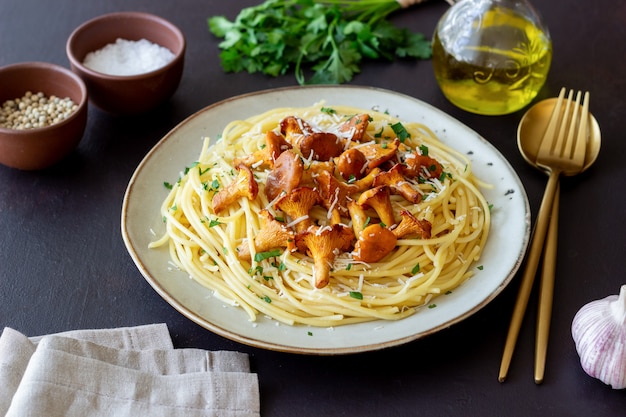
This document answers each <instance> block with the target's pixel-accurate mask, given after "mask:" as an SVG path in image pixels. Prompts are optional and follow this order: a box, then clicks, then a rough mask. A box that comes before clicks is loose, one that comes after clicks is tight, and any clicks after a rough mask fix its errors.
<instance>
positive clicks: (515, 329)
mask: <svg viewBox="0 0 626 417" xmlns="http://www.w3.org/2000/svg"><path fill="white" fill-rule="evenodd" d="M565 90H566V89H565V88H563V89H561V92H560V93H559V97H558V100H557V103H556V105H555V107H554V110H553V112H552V116H551V117H550V122H549V123H548V127H547V129H546V132H545V134H544V136H543V138H542V141H541V145H540V147H539V150H538V152H537V160H536V163H537V165H539V166H541V167H543V168H545V169H546V170H547V171H548V172H549V173H550V176H549V178H548V183H547V185H546V189H545V191H544V194H543V199H542V201H541V206H540V207H539V213H538V216H537V223H536V225H535V230H534V233H533V238H532V242H531V246H530V250H529V253H528V258H527V259H526V269H525V270H524V275H523V277H522V283H521V286H520V290H519V293H518V296H517V300H516V302H515V307H514V309H513V317H512V318H511V324H510V326H509V331H508V334H507V338H506V343H505V347H504V353H503V355H502V361H501V363H500V373H499V376H498V380H499V381H500V382H503V381H504V380H505V379H506V376H507V374H508V370H509V366H510V364H511V358H512V356H513V351H514V350H515V344H516V342H517V337H518V335H519V331H520V327H521V325H522V320H523V317H524V313H525V311H526V307H527V305H528V299H529V297H530V292H531V290H532V286H533V282H534V279H535V274H536V272H537V266H538V265H539V258H540V257H541V253H542V248H543V244H544V241H545V238H546V233H547V230H548V223H549V220H550V215H551V212H552V207H553V204H554V199H555V196H556V193H557V190H558V184H559V177H560V175H561V174H562V173H563V172H565V171H567V172H580V171H582V170H583V167H584V163H585V153H586V139H587V120H588V118H589V93H588V92H586V93H585V95H584V96H585V98H584V101H583V109H582V111H580V112H579V108H580V100H581V96H582V93H581V92H580V91H579V92H578V94H577V95H576V102H575V104H574V109H573V111H571V110H570V109H571V106H572V99H573V95H574V92H573V90H570V92H569V95H568V98H567V99H565ZM564 102H565V103H566V104H565V105H566V107H565V111H564V112H562V111H561V109H562V106H563V104H564ZM570 116H571V117H570ZM542 297H549V298H551V297H552V293H551V291H550V293H549V294H543V295H542ZM548 320H549V317H548ZM543 321H545V320H542V322H543ZM542 326H543V325H542ZM541 332H542V333H541V334H542V336H541V337H542V338H543V337H544V336H546V335H547V333H546V332H547V330H546V328H545V326H543V327H542V330H541ZM545 340H547V336H546V339H545ZM545 340H544V339H542V343H544V342H545ZM545 343H547V342H545ZM537 352H538V353H539V355H540V356H538V357H536V366H535V369H536V371H535V381H536V382H537V383H540V382H541V380H542V379H543V368H542V365H541V362H543V363H545V349H544V348H543V347H541V348H538V349H537ZM537 364H539V365H537ZM538 370H539V372H538ZM539 373H541V375H540V376H539ZM538 377H539V379H538Z"/></svg>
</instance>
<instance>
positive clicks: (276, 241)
mask: <svg viewBox="0 0 626 417" xmlns="http://www.w3.org/2000/svg"><path fill="white" fill-rule="evenodd" d="M259 216H260V217H261V229H260V230H259V233H257V235H256V236H255V237H254V249H255V251H256V252H257V253H259V252H265V251H268V250H271V249H276V248H287V250H288V251H290V252H292V251H294V250H295V248H296V246H295V233H294V232H293V230H292V229H291V228H289V227H287V226H286V225H285V224H284V223H281V222H279V221H278V220H276V219H275V218H274V217H273V216H272V214H271V213H270V212H269V211H267V210H265V209H263V210H261V211H259ZM237 256H239V258H241V259H245V260H247V261H249V260H251V253H250V242H248V241H244V242H242V244H241V245H239V246H238V247H237Z"/></svg>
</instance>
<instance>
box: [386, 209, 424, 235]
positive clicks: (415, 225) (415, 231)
mask: <svg viewBox="0 0 626 417" xmlns="http://www.w3.org/2000/svg"><path fill="white" fill-rule="evenodd" d="M400 216H401V217H402V219H401V220H400V223H399V224H398V226H397V227H396V228H395V229H393V230H392V232H393V234H394V235H395V236H396V237H397V238H398V239H402V238H403V237H407V236H411V237H413V236H414V237H418V236H419V237H421V238H422V239H430V232H431V230H432V224H431V223H430V222H429V221H428V220H425V219H421V220H418V219H417V218H416V217H415V216H414V215H413V214H411V212H410V211H408V210H401V211H400Z"/></svg>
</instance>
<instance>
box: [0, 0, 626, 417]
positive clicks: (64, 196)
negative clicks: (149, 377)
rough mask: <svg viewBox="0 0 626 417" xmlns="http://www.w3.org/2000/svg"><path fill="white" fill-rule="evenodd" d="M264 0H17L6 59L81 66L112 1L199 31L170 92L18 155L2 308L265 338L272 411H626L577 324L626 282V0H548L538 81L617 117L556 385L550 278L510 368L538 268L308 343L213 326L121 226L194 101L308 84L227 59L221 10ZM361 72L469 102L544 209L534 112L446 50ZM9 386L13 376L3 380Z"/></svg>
mask: <svg viewBox="0 0 626 417" xmlns="http://www.w3.org/2000/svg"><path fill="white" fill-rule="evenodd" d="M254 3H255V2H253V1H243V0H241V1H233V0H229V1H217V0H204V1H200V0H178V1H165V0H124V1H121V0H111V1H78V0H56V1H43V0H1V1H0V65H7V64H12V63H16V62H21V61H47V62H52V63H56V64H60V65H63V66H66V67H69V63H68V60H67V58H66V55H65V41H66V39H67V37H68V36H69V34H70V33H71V31H72V30H73V29H74V28H75V27H77V26H78V25H79V24H81V23H82V22H84V21H85V20H87V19H90V18H92V17H94V16H97V15H100V14H103V13H108V12H114V11H120V10H140V11H147V12H151V13H155V14H157V15H160V16H163V17H166V18H168V19H170V20H171V21H172V22H173V23H175V24H176V25H178V26H179V27H180V28H181V29H182V30H183V32H184V33H185V36H186V37H187V41H188V50H187V56H186V66H185V71H184V75H183V80H182V82H181V84H180V87H179V89H178V90H177V92H176V93H175V95H174V96H173V97H172V99H171V100H170V101H169V102H168V103H167V104H166V105H164V106H163V107H161V108H159V109H157V110H155V111H153V112H151V113H149V114H146V115H144V116H140V117H133V118H120V117H114V116H111V115H109V114H106V113H103V112H101V111H100V110H98V109H95V108H90V111H89V121H88V126H87V130H86V132H85V135H84V137H83V140H82V142H81V144H80V146H79V147H78V149H77V150H76V151H75V152H74V153H73V154H72V155H70V156H69V157H68V158H67V159H66V160H64V161H63V162H62V163H60V164H58V165H57V166H55V167H52V168H50V169H47V170H44V171H41V172H22V171H18V170H14V169H10V168H7V167H3V166H0V326H1V327H4V326H8V327H12V328H14V329H16V330H18V331H21V332H23V333H25V334H27V335H40V334H46V333H52V332H59V331H65V330H71V329H81V328H106V327H117V326H133V325H140V324H147V323H155V322H165V323H167V325H168V326H169V329H170V332H171V335H172V338H173V341H174V344H175V346H176V347H197V348H204V349H212V350H216V349H230V350H239V351H244V352H248V353H249V354H250V355H251V361H252V365H253V368H254V371H255V372H257V373H258V375H259V381H260V391H261V409H262V415H264V416H267V417H269V416H301V417H304V416H308V415H311V416H314V415H315V416H319V415H344V416H347V415H362V416H365V415H371V416H392V415H393V416H396V415H424V416H426V415H427V416H444V415H450V416H452V415H464V416H499V415H507V416H529V415H542V416H544V415H545V416H552V415H554V416H557V415H558V416H596V417H601V416H618V415H619V416H623V415H625V414H626V411H625V410H626V392H624V391H618V390H612V389H611V388H609V387H607V386H606V385H604V384H602V383H601V382H599V381H597V380H595V379H592V378H590V377H588V376H587V375H586V374H585V373H584V372H583V370H582V369H581V367H580V365H579V362H578V355H577V353H576V350H575V346H574V342H573V341H572V337H571V335H570V325H571V322H572V318H573V316H574V314H575V313H576V312H577V311H578V309H579V308H580V307H582V306H583V305H584V304H586V303H587V302H589V301H591V300H594V299H598V298H603V297H605V296H607V295H609V294H616V293H618V291H619V288H620V286H621V285H622V284H624V283H626V278H625V277H624V270H625V267H626V257H625V256H624V255H625V254H626V233H624V226H623V223H624V221H623V219H624V216H625V215H626V194H625V193H624V191H623V185H624V183H625V181H626V164H624V163H623V158H624V155H626V135H625V134H624V132H625V129H624V127H625V125H624V120H625V118H626V105H625V104H626V101H625V100H624V97H626V84H625V80H626V77H625V75H626V60H624V56H626V2H625V1H623V0H619V1H615V0H613V1H610V0H594V1H586V2H579V1H574V0H551V1H540V0H535V6H536V8H537V9H538V10H539V11H540V13H541V14H542V16H543V18H544V20H545V22H546V24H547V25H548V27H549V28H550V32H551V35H552V38H553V45H554V58H553V63H552V68H551V72H550V75H549V78H548V81H547V83H546V85H545V86H544V88H543V89H542V91H541V92H540V95H539V97H538V99H540V98H545V97H550V96H555V95H556V94H557V93H558V90H559V89H560V87H561V86H567V87H570V88H575V89H582V90H589V91H590V92H591V110H592V112H593V113H594V115H595V117H596V118H597V120H598V122H599V124H600V126H601V129H602V133H603V143H602V150H601V154H600V156H599V158H598V161H597V163H596V164H595V165H594V166H593V167H592V168H591V169H590V170H589V171H587V172H586V173H584V174H583V175H581V176H579V177H576V178H575V179H564V180H563V182H562V199H561V202H562V203H561V204H562V209H561V217H560V226H561V227H560V232H559V234H560V245H559V248H558V264H557V281H556V288H555V296H554V313H553V321H552V332H551V339H550V346H549V351H548V358H547V363H548V365H547V372H546V378H545V381H544V383H543V385H540V386H537V385H535V384H534V382H533V374H532V368H533V350H534V348H533V346H534V331H535V325H534V320H535V308H534V307H535V305H536V291H534V292H533V294H532V296H531V300H530V308H529V311H528V314H527V316H526V320H525V322H524V324H523V327H522V330H521V333H520V340H519V343H518V345H517V349H516V352H515V356H514V358H513V363H512V366H511V370H510V373H509V378H508V380H507V381H506V382H505V383H499V382H498V380H497V374H498V369H499V364H500V358H501V354H502V348H503V345H504V339H505V335H506V331H507V328H508V324H509V319H510V316H511V311H512V306H513V303H514V300H515V296H516V294H517V289H518V287H519V281H520V275H521V274H518V276H516V277H515V279H514V280H513V282H512V283H511V284H510V285H509V286H508V287H507V288H506V289H505V290H504V291H503V292H502V293H501V294H500V295H499V296H498V297H497V298H496V299H495V300H494V301H492V302H491V303H490V304H488V305H487V306H486V307H484V308H483V309H482V310H480V311H479V312H477V313H476V314H474V315H472V316H471V317H469V318H467V319H466V320H464V321H462V322H460V323H458V324H455V325H454V326H452V327H450V328H448V329H446V330H443V331H441V332H438V333H436V334H434V335H431V336H429V337H426V338H423V339H420V340H417V341H414V342H412V343H408V344H406V345H402V346H399V347H394V348H389V349H385V350H380V351H374V352H369V353H360V354H354V355H339V356H301V355H296V354H290V353H281V352H273V351H266V350H262V349H258V348H254V347H250V346H246V345H241V344H239V343H236V342H233V341H230V340H228V339H225V338H223V337H221V336H218V335H215V334H212V333H211V332H209V331H208V330H205V329H204V328H202V327H200V326H198V325H196V324H195V323H193V322H192V321H190V320H188V319H187V318H185V317H183V316H182V315H181V314H180V313H178V312H177V311H176V310H175V309H174V308H172V307H171V306H170V305H169V304H167V303H166V302H165V301H164V300H163V299H162V298H161V297H160V296H159V295H158V294H157V293H156V292H155V291H154V290H153V289H152V288H151V287H150V285H149V284H148V283H147V282H146V281H145V279H144V278H143V277H142V275H141V274H140V273H139V271H138V270H137V268H136V267H135V265H134V264H133V262H132V260H131V258H130V256H129V255H128V253H127V251H126V249H125V246H124V243H123V241H122V237H121V233H120V210H121V205H122V199H123V196H124V192H125V189H126V186H127V184H128V181H129V179H130V177H131V175H132V174H133V172H134V170H135V168H136V167H137V165H138V164H139V162H140V161H141V160H142V158H143V157H144V155H145V154H146V153H147V152H148V151H149V150H150V149H151V148H152V146H153V145H154V144H155V143H156V142H157V141H158V140H159V139H160V138H162V137H163V136H164V135H165V134H166V133H167V132H168V131H169V130H170V129H172V128H173V127H174V126H175V125H176V124H178V123H179V122H181V121H182V120H184V119H185V118H186V117H187V116H189V115H191V114H193V113H195V112H196V111H198V110H200V109H202V108H204V107H206V106H208V105H210V104H212V103H214V102H217V101H219V100H222V99H225V98H228V97H232V96H235V95H239V94H242V93H247V92H252V91H257V90H264V89H270V88H275V87H282V86H292V85H295V84H296V82H295V79H294V78H293V76H291V75H285V76H282V77H279V78H268V77H265V76H262V75H258V74H256V75H250V74H247V73H240V74H226V73H224V72H223V71H222V69H221V67H220V64H219V60H218V48H217V44H218V40H217V39H216V38H214V37H213V36H212V35H211V34H210V33H209V32H208V30H207V25H206V18H207V17H209V16H213V15H225V16H227V17H229V18H231V19H232V18H234V17H235V15H236V14H237V12H238V11H239V10H240V9H241V8H242V7H244V6H249V5H252V4H254ZM447 7H448V5H447V4H446V3H445V2H444V1H443V0H441V1H440V0H430V1H428V2H427V3H425V4H423V5H419V6H416V7H413V8H411V9H409V10H406V11H403V12H402V13H400V14H397V15H395V16H394V18H393V21H394V23H397V24H398V25H400V26H407V27H411V28H412V29H413V30H416V31H421V32H423V33H425V34H426V35H427V36H428V37H430V36H431V34H432V31H433V29H434V27H435V24H436V22H437V20H438V19H439V17H440V16H441V15H442V14H443V13H444V11H445V10H446V9H447ZM353 84H358V85H366V86H375V87H381V88H386V89H389V90H394V91H398V92H401V93H404V94H408V95H411V96H413V97H416V98H418V99H420V100H423V101H425V102H427V103H430V104H432V105H434V106H436V107H438V108H440V109H442V110H443V111H445V112H447V113H449V114H451V115H452V116H453V117H455V118H457V119H459V120H460V121H461V122H463V123H465V124H466V125H468V126H469V127H470V128H472V129H474V130H476V131H477V132H478V133H480V134H481V135H482V136H483V137H485V138H486V139H487V140H489V141H490V142H491V143H493V144H494V145H495V146H496V147H497V148H498V149H499V150H500V151H501V152H502V154H503V155H504V156H505V157H506V158H507V159H508V160H509V161H510V163H511V165H512V166H513V167H514V168H515V170H516V171H517V173H518V174H519V176H520V178H521V179H522V182H523V184H524V186H525V188H526V191H527V193H528V197H529V200H530V205H531V208H532V213H533V218H534V216H535V215H536V212H537V210H538V207H539V203H540V200H541V196H542V193H543V189H544V186H545V184H546V178H547V177H546V176H545V175H543V174H541V173H539V172H538V171H536V170H535V169H534V168H532V167H530V166H528V165H527V164H526V163H525V161H524V160H523V159H522V157H521V156H520V155H519V153H518V150H517V145H516V129H517V124H518V122H519V121H520V118H521V117H522V114H523V112H522V111H520V112H517V113H514V114H510V115H506V116H498V117H493V116H479V115H474V114H470V113H466V112H464V111H461V110H459V109H457V108H455V107H454V106H452V105H451V104H450V103H448V102H447V101H446V99H445V98H444V97H443V95H442V94H441V92H440V90H439V88H438V87H437V85H436V83H435V79H434V76H433V73H432V67H431V63H430V62H429V61H422V62H394V63H368V64H366V65H365V66H364V67H363V69H362V72H361V73H360V74H359V75H358V76H356V77H355V79H354V80H353ZM0 389H2V388H0Z"/></svg>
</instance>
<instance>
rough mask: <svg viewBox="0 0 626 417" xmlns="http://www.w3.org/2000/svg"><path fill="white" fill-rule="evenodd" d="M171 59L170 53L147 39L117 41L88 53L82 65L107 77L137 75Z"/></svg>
mask: <svg viewBox="0 0 626 417" xmlns="http://www.w3.org/2000/svg"><path fill="white" fill-rule="evenodd" d="M173 59H174V54H173V53H172V51H170V50H169V49H167V48H165V47H163V46H161V45H157V44H155V43H152V42H150V41H148V40H147V39H140V40H138V41H129V40H126V39H117V40H116V41H115V43H110V44H108V45H105V46H104V47H103V48H101V49H98V50H97V51H93V52H90V53H88V54H87V55H86V56H85V59H84V61H83V65H85V66H86V67H87V68H89V69H92V70H94V71H98V72H102V73H104V74H108V75H137V74H144V73H146V72H150V71H154V70H157V69H159V68H161V67H164V66H165V65H167V64H168V63H169V62H170V61H172V60H173Z"/></svg>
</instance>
